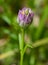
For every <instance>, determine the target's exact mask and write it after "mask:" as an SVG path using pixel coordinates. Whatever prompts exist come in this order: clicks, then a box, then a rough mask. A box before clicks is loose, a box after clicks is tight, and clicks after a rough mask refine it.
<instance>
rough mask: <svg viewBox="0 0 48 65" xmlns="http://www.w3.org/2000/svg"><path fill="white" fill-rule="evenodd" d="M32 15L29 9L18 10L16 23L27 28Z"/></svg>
mask: <svg viewBox="0 0 48 65" xmlns="http://www.w3.org/2000/svg"><path fill="white" fill-rule="evenodd" d="M33 16H34V13H33V12H32V10H31V9H30V8H23V9H22V10H19V13H18V18H17V20H18V23H19V25H20V26H22V27H25V26H28V25H29V24H30V23H31V22H32V20H33Z"/></svg>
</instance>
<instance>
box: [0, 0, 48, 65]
mask: <svg viewBox="0 0 48 65" xmlns="http://www.w3.org/2000/svg"><path fill="white" fill-rule="evenodd" d="M23 7H30V8H31V9H32V10H33V12H34V14H35V15H34V18H33V22H32V24H31V26H29V28H27V29H26V35H25V43H27V42H30V43H31V42H33V43H34V42H36V41H38V40H41V39H43V38H48V0H0V65H19V60H20V52H19V40H18V33H19V31H20V27H19V26H18V24H17V21H16V19H17V14H18V11H19V10H20V9H22V8H23ZM24 65H48V44H46V45H43V46H39V47H36V48H33V49H31V48H27V50H26V52H25V55H24Z"/></svg>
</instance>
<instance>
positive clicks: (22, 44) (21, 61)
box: [19, 29, 24, 65]
mask: <svg viewBox="0 0 48 65" xmlns="http://www.w3.org/2000/svg"><path fill="white" fill-rule="evenodd" d="M19 46H20V55H21V59H20V65H23V49H24V30H23V29H21V33H20V34H19Z"/></svg>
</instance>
